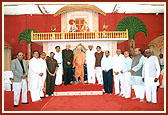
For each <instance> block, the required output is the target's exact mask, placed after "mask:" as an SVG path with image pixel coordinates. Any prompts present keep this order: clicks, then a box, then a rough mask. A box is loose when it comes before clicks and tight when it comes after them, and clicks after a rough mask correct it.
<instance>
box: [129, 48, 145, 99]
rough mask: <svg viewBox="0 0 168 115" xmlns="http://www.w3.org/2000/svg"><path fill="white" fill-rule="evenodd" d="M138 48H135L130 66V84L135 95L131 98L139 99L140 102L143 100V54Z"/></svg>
mask: <svg viewBox="0 0 168 115" xmlns="http://www.w3.org/2000/svg"><path fill="white" fill-rule="evenodd" d="M141 52H142V50H141V49H140V48H136V49H135V56H134V58H133V61H132V66H131V70H130V72H131V84H132V87H133V89H134V92H135V96H136V97H134V98H132V99H140V102H143V101H144V91H145V87H144V83H143V82H142V67H143V62H144V56H143V55H142V54H141Z"/></svg>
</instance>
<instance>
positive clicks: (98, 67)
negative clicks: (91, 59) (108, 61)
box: [95, 46, 104, 85]
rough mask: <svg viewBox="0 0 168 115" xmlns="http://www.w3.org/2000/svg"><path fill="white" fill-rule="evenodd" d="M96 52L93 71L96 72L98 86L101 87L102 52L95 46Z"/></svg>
mask: <svg viewBox="0 0 168 115" xmlns="http://www.w3.org/2000/svg"><path fill="white" fill-rule="evenodd" d="M96 50H97V52H95V58H96V61H95V69H96V70H95V71H96V77H97V80H98V84H101V85H103V74H102V68H101V60H102V58H103V54H104V52H103V51H101V47H100V46H97V47H96Z"/></svg>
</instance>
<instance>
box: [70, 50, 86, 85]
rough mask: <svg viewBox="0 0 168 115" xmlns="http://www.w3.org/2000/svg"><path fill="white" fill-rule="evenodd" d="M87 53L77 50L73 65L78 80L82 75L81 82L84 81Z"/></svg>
mask: <svg viewBox="0 0 168 115" xmlns="http://www.w3.org/2000/svg"><path fill="white" fill-rule="evenodd" d="M85 60H86V55H85V53H83V52H76V53H75V55H74V59H73V67H75V79H76V80H77V81H78V77H79V76H80V79H81V82H82V83H84V64H85Z"/></svg>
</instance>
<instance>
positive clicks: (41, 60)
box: [39, 52, 47, 98]
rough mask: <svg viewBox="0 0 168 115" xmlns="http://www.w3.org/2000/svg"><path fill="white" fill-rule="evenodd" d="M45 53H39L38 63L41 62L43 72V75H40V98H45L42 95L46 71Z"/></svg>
mask: <svg viewBox="0 0 168 115" xmlns="http://www.w3.org/2000/svg"><path fill="white" fill-rule="evenodd" d="M45 58H46V53H45V52H42V53H41V54H40V59H39V60H40V64H41V72H42V73H43V76H42V77H40V85H41V87H40V98H45V97H44V92H43V91H45V88H46V71H47V65H46V60H45Z"/></svg>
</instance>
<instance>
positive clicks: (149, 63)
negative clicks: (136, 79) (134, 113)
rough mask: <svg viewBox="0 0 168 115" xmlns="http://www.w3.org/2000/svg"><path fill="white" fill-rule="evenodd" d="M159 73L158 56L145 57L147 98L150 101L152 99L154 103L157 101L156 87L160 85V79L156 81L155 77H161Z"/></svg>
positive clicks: (144, 71)
mask: <svg viewBox="0 0 168 115" xmlns="http://www.w3.org/2000/svg"><path fill="white" fill-rule="evenodd" d="M159 75H160V66H159V61H158V59H157V57H156V56H150V57H149V58H145V60H144V66H143V69H142V77H143V78H144V81H145V89H146V99H147V101H148V102H150V101H151V100H152V102H153V103H156V102H157V99H156V89H157V86H158V85H159V80H158V81H157V82H154V79H155V78H159ZM151 97H152V99H151Z"/></svg>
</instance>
